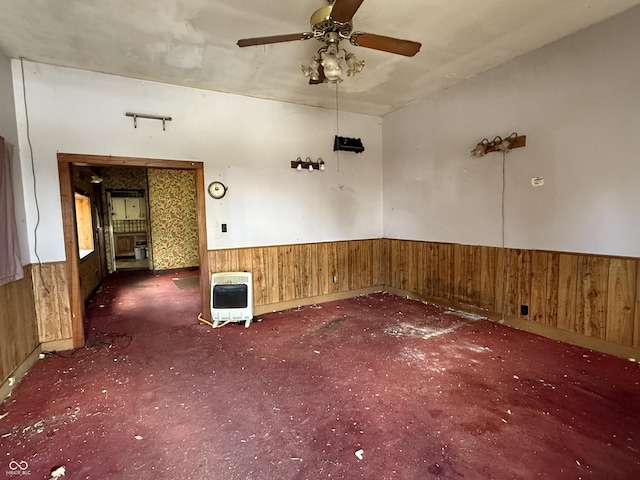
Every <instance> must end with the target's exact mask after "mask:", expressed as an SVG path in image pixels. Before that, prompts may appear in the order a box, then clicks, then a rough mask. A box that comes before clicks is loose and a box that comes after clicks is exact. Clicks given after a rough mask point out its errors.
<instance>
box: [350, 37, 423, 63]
mask: <svg viewBox="0 0 640 480" xmlns="http://www.w3.org/2000/svg"><path fill="white" fill-rule="evenodd" d="M351 43H352V44H353V45H356V46H358V47H366V48H373V49H374V50H382V51H383V52H389V53H397V54H398V55H404V56H405V57H413V56H414V55H415V54H416V53H418V52H419V51H420V47H421V46H422V44H421V43H418V42H412V41H411V40H401V39H399V38H393V37H385V36H384V35H376V34H374V33H363V32H354V33H353V34H352V35H351Z"/></svg>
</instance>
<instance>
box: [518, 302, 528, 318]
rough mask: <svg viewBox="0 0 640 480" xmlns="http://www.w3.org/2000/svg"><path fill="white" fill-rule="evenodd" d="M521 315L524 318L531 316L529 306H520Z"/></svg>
mask: <svg viewBox="0 0 640 480" xmlns="http://www.w3.org/2000/svg"><path fill="white" fill-rule="evenodd" d="M520 315H522V316H523V317H526V316H527V315H529V305H520Z"/></svg>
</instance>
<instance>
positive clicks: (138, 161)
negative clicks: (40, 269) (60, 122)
mask: <svg viewBox="0 0 640 480" xmlns="http://www.w3.org/2000/svg"><path fill="white" fill-rule="evenodd" d="M74 166H76V167H89V166H91V167H143V168H163V169H179V170H193V171H194V173H195V180H196V208H197V211H196V217H197V221H198V254H199V257H200V293H201V300H202V316H203V317H204V318H205V319H208V320H210V316H211V314H210V312H209V289H210V281H211V280H210V278H209V255H208V253H207V252H208V248H207V216H206V213H205V189H204V163H203V162H194V161H189V160H186V161H184V160H161V159H154V158H137V157H112V156H106V155H82V154H75V153H58V176H59V180H60V199H61V203H62V227H63V232H64V250H65V254H66V257H67V260H66V267H67V277H68V285H69V306H70V311H71V325H72V340H73V347H74V348H79V347H82V346H83V345H84V341H85V338H84V299H83V298H82V291H81V290H80V270H79V266H80V261H79V258H78V239H77V238H76V230H75V229H76V224H75V222H76V217H75V208H74V205H75V204H74V200H73V191H74V190H73V179H72V167H74Z"/></svg>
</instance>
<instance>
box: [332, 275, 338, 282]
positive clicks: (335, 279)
mask: <svg viewBox="0 0 640 480" xmlns="http://www.w3.org/2000/svg"><path fill="white" fill-rule="evenodd" d="M333 283H338V277H336V276H335V275H334V276H333Z"/></svg>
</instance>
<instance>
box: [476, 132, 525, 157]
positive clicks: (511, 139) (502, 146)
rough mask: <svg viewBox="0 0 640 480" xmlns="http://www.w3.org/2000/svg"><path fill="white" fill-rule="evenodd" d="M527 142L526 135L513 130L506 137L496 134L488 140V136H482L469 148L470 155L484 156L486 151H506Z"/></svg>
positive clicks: (522, 145)
mask: <svg viewBox="0 0 640 480" xmlns="http://www.w3.org/2000/svg"><path fill="white" fill-rule="evenodd" d="M526 144H527V136H526V135H518V134H517V133H516V132H513V133H512V134H511V135H509V136H508V137H506V138H504V139H503V138H502V137H500V136H496V137H494V138H493V140H491V141H489V139H488V138H483V139H482V140H480V141H479V142H478V144H477V145H476V146H475V147H474V148H473V150H471V155H473V156H474V157H484V156H485V155H486V154H487V153H491V152H508V151H509V150H511V149H513V148H520V147H524V146H525V145H526Z"/></svg>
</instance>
